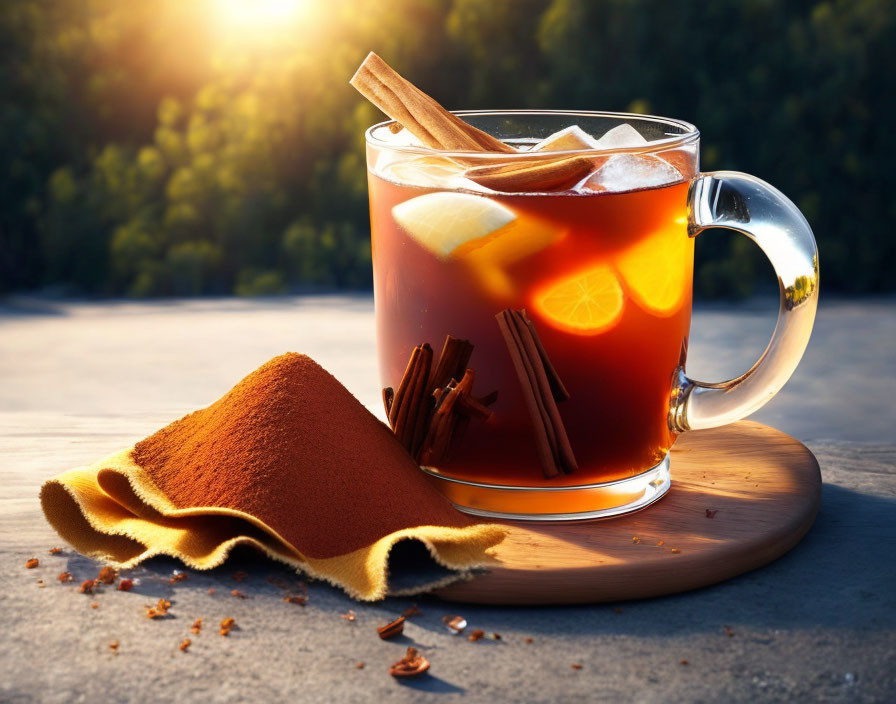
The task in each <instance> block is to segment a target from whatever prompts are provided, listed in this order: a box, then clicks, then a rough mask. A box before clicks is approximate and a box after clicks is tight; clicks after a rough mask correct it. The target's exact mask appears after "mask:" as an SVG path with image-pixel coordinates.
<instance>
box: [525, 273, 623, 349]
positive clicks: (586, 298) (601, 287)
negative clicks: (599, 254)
mask: <svg viewBox="0 0 896 704" xmlns="http://www.w3.org/2000/svg"><path fill="white" fill-rule="evenodd" d="M533 303H534V306H535V309H536V310H537V311H538V312H539V313H540V314H541V315H542V316H543V317H544V318H546V319H547V320H548V321H550V322H551V323H552V324H553V325H554V326H555V327H557V328H560V329H561V330H565V331H566V332H571V333H573V334H576V335H597V334H599V333H602V332H606V331H607V330H609V329H610V328H612V327H613V326H614V325H615V324H616V323H617V322H619V319H620V318H621V317H622V307H623V295H622V287H621V286H620V285H619V280H618V279H617V278H616V274H615V273H613V269H612V268H611V267H610V266H608V265H607V264H597V265H596V266H592V267H590V268H588V269H585V270H584V271H580V272H578V273H576V274H573V275H572V276H568V277H566V278H563V279H560V280H559V281H554V282H552V283H550V284H548V285H547V286H545V287H544V288H542V289H541V290H539V291H536V293H535V297H534V299H533Z"/></svg>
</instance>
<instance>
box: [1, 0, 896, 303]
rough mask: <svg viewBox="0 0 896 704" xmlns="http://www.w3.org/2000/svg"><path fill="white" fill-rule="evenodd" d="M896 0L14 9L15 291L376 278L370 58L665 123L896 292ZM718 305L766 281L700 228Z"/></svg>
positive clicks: (255, 287)
mask: <svg viewBox="0 0 896 704" xmlns="http://www.w3.org/2000/svg"><path fill="white" fill-rule="evenodd" d="M894 30H896V3H893V2H892V1H891V0H843V1H838V0H831V1H828V2H818V1H817V0H789V1H788V2H786V3H785V2H779V1H778V0H715V1H714V2H711V3H669V2H658V1H653V0H590V1H589V0H390V1H389V2H382V0H293V1H292V2H289V1H288V0H279V1H278V2H277V1H272V0H257V2H255V3H252V2H249V1H248V0H246V2H240V0H191V1H189V2H186V1H184V0H134V1H133V2H121V1H120V0H4V2H3V3H2V4H0V91H2V98H0V165H2V169H3V172H2V173H3V175H2V181H0V291H3V290H6V291H10V290H22V289H35V288H45V289H46V288H48V287H49V288H50V289H52V290H56V291H59V292H62V293H76V294H106V295H121V294H125V295H130V296H156V295H195V294H207V293H214V294H220V293H236V294H240V295H259V294H266V293H277V292H283V291H287V290H295V289H297V288H300V287H309V286H312V287H313V286H319V287H347V288H360V287H366V286H369V284H370V273H369V267H370V250H369V242H368V238H369V223H368V219H367V217H368V216H367V200H366V198H367V192H366V174H365V167H364V151H363V135H362V133H363V129H364V128H365V127H366V126H368V125H369V124H371V123H372V122H374V121H376V120H377V119H379V117H380V116H379V114H378V113H377V111H376V110H375V109H373V108H372V107H371V106H369V105H368V104H367V103H366V102H365V101H364V100H363V99H361V98H360V96H358V95H357V94H356V93H355V92H354V91H353V90H352V89H351V88H350V87H349V86H348V83H347V81H348V78H349V77H350V76H351V74H352V73H353V71H354V69H355V68H356V67H357V65H358V64H359V63H360V61H361V60H362V58H363V57H364V55H365V54H366V52H367V51H368V50H370V49H375V50H376V51H377V52H378V53H380V54H381V55H382V56H383V57H384V58H386V59H387V60H388V61H389V62H390V63H392V64H393V65H394V66H396V68H398V69H399V70H400V71H402V72H403V73H404V74H405V75H407V76H408V77H409V78H410V79H411V80H413V81H415V82H416V83H418V84H419V85H420V86H422V87H423V88H424V89H425V90H427V91H429V92H431V93H432V94H433V95H434V96H435V97H437V98H438V99H439V100H440V101H442V102H443V103H444V104H445V105H447V106H448V107H450V108H478V107H481V108H511V107H533V108H534V107H544V108H579V109H604V110H629V111H634V112H652V113H657V114H663V115H668V116H672V117H678V118H683V119H686V120H689V121H692V122H694V123H696V124H697V125H698V126H699V127H700V129H701V131H702V133H703V160H702V167H703V168H704V169H705V170H712V169H725V168H732V169H740V170H744V171H749V172H751V173H754V174H756V175H757V176H760V177H761V178H764V179H766V180H768V181H770V182H772V183H773V184H775V185H776V186H778V187H779V188H780V189H781V190H783V191H784V192H785V193H787V194H788V195H789V196H790V197H791V198H793V200H794V201H796V203H797V204H798V205H799V207H800V208H801V209H802V210H803V212H804V213H805V214H806V216H807V218H808V219H809V221H810V222H811V224H812V226H813V228H814V229H815V233H816V236H817V237H818V239H819V246H820V250H821V253H822V257H821V260H822V272H823V274H822V275H823V279H824V285H825V288H826V289H828V290H832V289H833V290H839V291H841V292H848V293H867V292H879V291H892V290H893V289H894V288H896V276H894V274H896V263H894V262H896V257H894V254H896V251H894V250H896V245H894V237H893V235H892V232H891V231H892V223H893V222H894V221H896V199H894V198H893V195H892V194H893V193H894V192H896V169H894V168H893V167H892V165H891V163H890V162H891V160H892V159H894V158H896V138H894V135H896V129H894V127H893V124H894V121H893V111H894V108H896V90H894V81H893V78H892V71H893V68H894V67H896V31H894ZM696 281H697V288H698V292H699V293H701V294H702V295H704V296H710V297H712V296H739V295H747V294H749V293H750V292H752V291H753V290H754V287H755V285H756V282H757V281H765V282H766V283H767V282H768V281H769V274H768V270H767V265H765V264H764V263H763V262H762V260H761V257H760V256H758V255H757V254H756V252H754V251H752V249H751V245H750V244H749V243H748V242H747V241H746V240H745V239H744V238H738V237H729V236H713V237H705V238H701V242H700V244H699V246H698V273H697V279H696Z"/></svg>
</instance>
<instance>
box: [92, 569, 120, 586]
mask: <svg viewBox="0 0 896 704" xmlns="http://www.w3.org/2000/svg"><path fill="white" fill-rule="evenodd" d="M116 577H118V570H116V569H115V568H113V567H103V569H101V570H100V573H99V574H98V575H97V577H96V581H97V582H102V583H103V584H112V583H113V582H115V579H116Z"/></svg>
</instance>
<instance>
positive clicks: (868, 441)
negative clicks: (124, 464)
mask: <svg viewBox="0 0 896 704" xmlns="http://www.w3.org/2000/svg"><path fill="white" fill-rule="evenodd" d="M775 305H776V304H775V302H774V301H771V300H754V301H750V302H748V303H746V304H738V305H713V306H698V307H697V308H696V310H695V314H694V323H693V328H692V337H691V345H690V359H689V372H690V373H691V374H692V376H695V377H697V378H701V379H704V380H719V379H722V378H727V377H730V376H734V375H736V374H738V373H740V372H742V371H743V370H745V369H746V368H747V367H748V366H749V365H750V364H751V363H752V362H753V361H754V360H755V358H756V357H757V356H758V355H759V353H760V352H761V350H762V348H763V347H764V345H765V343H766V341H767V338H768V336H769V334H770V332H771V330H772V328H773V326H774V315H775V313H774V311H775ZM372 311H373V301H372V298H371V297H369V296H361V295H359V296H336V295H334V296H316V297H312V296H309V297H299V298H282V299H272V300H264V301H243V300H233V299H220V300H215V299H211V300H209V299H206V300H199V301H187V302H184V301H172V302H161V303H160V302H152V303H132V302H102V303H90V302H63V303H59V302H47V301H41V300H34V299H11V300H7V301H6V302H5V303H3V304H0V457H2V462H0V613H2V615H3V631H4V637H3V638H2V639H0V701H2V702H32V701H35V702H36V701H40V702H81V701H85V702H87V701H90V702H97V701H103V702H129V701H167V702H181V701H203V702H242V701H264V702H281V701H283V702H286V701H289V702H296V701H315V702H316V701H340V702H341V701H352V702H354V701H378V702H383V701H389V702H391V701H396V702H399V701H401V702H403V701H408V702H417V701H432V702H452V701H458V700H467V701H509V700H514V701H532V702H549V701H577V700H579V701H638V702H665V701H672V702H686V701H695V702H718V701H734V702H739V701H744V702H757V701H761V702H764V701H825V702H826V701H831V702H841V701H842V702H893V701H896V438H894V425H896V424H894V420H896V413H894V410H893V409H894V399H896V354H894V350H896V301H894V300H893V299H876V300H855V301H829V300H823V301H822V304H821V307H820V310H819V317H818V321H817V323H816V329H815V333H814V336H813V340H812V342H811V344H810V347H809V350H808V351H807V353H806V356H805V358H804V360H803V363H802V365H801V366H800V368H799V369H798V370H797V372H796V374H795V375H794V377H793V379H792V380H791V382H790V383H789V384H788V386H787V387H786V388H785V389H784V390H783V391H782V392H781V393H780V394H779V395H778V396H777V397H776V398H775V399H774V400H773V401H772V402H771V403H770V404H769V405H768V406H766V408H764V409H763V410H761V411H760V412H759V413H757V414H756V415H754V416H753V418H754V419H755V420H759V421H761V422H764V423H767V424H769V425H773V426H775V427H777V428H779V429H780V430H783V431H785V432H787V433H789V434H791V435H793V436H794V437H796V438H798V439H799V440H802V441H803V442H805V443H806V444H807V445H808V446H809V447H810V448H811V449H812V450H813V451H814V452H815V454H816V456H817V457H818V460H819V463H820V465H821V471H822V477H823V480H824V490H823V496H822V505H821V510H820V513H819V515H818V519H817V521H816V523H815V526H814V528H813V529H812V530H811V531H810V533H809V535H808V536H807V537H806V538H805V539H804V540H803V541H802V543H801V544H800V545H798V546H797V547H796V548H795V549H794V550H793V551H791V552H790V553H789V554H788V555H786V556H784V557H783V558H781V559H779V560H778V561H776V562H774V563H773V564H771V565H769V566H767V567H765V568H763V569H760V570H757V571H755V572H753V573H750V574H746V575H743V576H741V577H738V578H736V579H733V580H730V581H728V582H725V583H723V584H718V585H715V586H712V587H707V588H704V589H701V590H697V591H694V592H689V593H685V594H678V595H673V596H668V597H664V598H657V599H651V600H647V601H639V602H634V601H633V602H623V603H619V604H613V605H606V604H603V605H594V606H580V607H562V608H558V607H541V608H494V607H474V606H467V605H458V604H451V603H446V602H441V601H438V600H436V599H433V598H420V599H416V600H415V601H416V602H417V603H418V604H419V606H420V608H421V610H422V613H421V614H420V615H419V616H417V617H415V618H414V619H412V621H411V622H410V623H409V625H408V626H407V628H406V631H405V636H404V637H403V638H402V639H400V640H398V641H388V642H385V641H381V640H380V639H379V638H378V637H377V636H376V632H375V630H374V629H375V627H376V626H377V625H379V624H380V623H382V622H384V621H385V620H387V619H390V618H391V617H393V616H395V615H396V614H398V613H400V612H402V611H403V610H404V609H405V608H407V606H409V605H410V603H411V601H410V600H408V599H387V600H386V601H384V602H381V603H377V604H373V605H367V604H358V603H355V602H352V601H351V600H350V599H349V598H348V597H346V596H344V595H343V594H342V593H341V592H339V591H337V590H335V589H333V588H330V587H327V586H324V585H321V584H317V583H313V584H311V585H309V591H310V600H309V603H308V605H307V606H306V607H304V608H302V607H299V606H295V605H292V604H286V603H284V602H283V600H282V598H281V596H280V592H279V590H278V589H277V588H276V587H274V586H272V585H271V584H270V583H269V582H268V581H267V579H266V578H267V577H268V576H279V577H281V578H284V579H295V576H294V575H291V574H290V573H289V572H288V571H287V570H285V569H284V568H281V567H280V566H277V565H275V564H274V563H271V562H267V561H265V560H262V559H259V558H257V557H255V556H253V555H251V554H246V553H241V554H238V555H235V556H234V557H233V558H232V559H231V560H230V561H229V562H228V563H227V564H226V565H225V566H224V567H222V568H220V569H218V570H215V571H212V572H208V573H191V574H190V575H189V578H188V579H187V580H185V581H182V582H178V583H176V584H171V583H170V582H169V577H170V576H171V574H172V572H173V570H175V569H177V568H178V565H177V564H176V563H175V562H173V561H167V560H156V561H152V562H150V563H147V564H146V565H145V566H143V567H141V568H139V569H137V570H134V571H133V575H132V576H134V577H136V578H137V579H138V580H139V584H138V585H137V587H136V588H135V590H134V591H133V592H131V593H125V592H118V591H106V592H104V593H101V594H98V595H97V596H96V597H93V598H91V597H86V596H84V595H81V594H78V593H77V589H76V588H73V587H71V586H66V585H61V584H59V583H58V582H57V581H56V575H57V574H58V573H59V572H62V571H64V570H68V571H70V572H71V573H72V574H73V575H75V577H76V578H78V579H86V578H88V577H92V576H94V575H95V573H96V569H97V568H96V565H95V564H94V563H92V561H90V560H88V559H86V558H84V557H81V556H79V555H77V554H76V553H74V552H73V551H72V550H71V549H70V548H68V547H65V546H63V547H64V549H63V551H62V553H61V554H59V555H49V554H48V548H50V547H51V546H54V545H58V544H60V541H59V540H58V538H57V537H56V535H55V533H54V532H53V530H52V529H51V528H50V527H49V526H48V524H47V523H46V522H45V521H44V519H43V517H42V514H41V511H40V506H39V503H38V500H37V493H38V489H39V486H40V484H41V482H42V481H43V480H44V479H46V478H47V477H50V476H52V475H53V474H55V473H57V472H59V471H61V470H64V469H66V468H69V467H71V466H75V465H79V464H84V463H86V462H89V461H91V460H93V459H96V458H99V457H101V456H103V455H105V454H107V453H109V452H111V451H114V450H116V449H119V448H121V447H124V446H127V445H129V444H131V443H133V442H135V441H136V440H139V439H140V438H142V437H143V436H145V435H147V434H149V433H150V432H152V431H154V430H155V429H157V428H158V427H160V426H162V425H164V424H166V423H167V422H169V421H171V420H172V419H174V418H177V417H179V416H181V415H183V414H184V413H186V412H187V411H189V410H192V409H195V408H197V407H200V406H203V405H206V404H208V403H209V402H211V401H213V400H215V399H216V398H217V397H219V396H220V395H221V394H222V393H223V392H225V391H226V390H227V389H228V388H230V386H232V385H233V384H234V383H235V382H236V381H237V380H239V379H240V378H241V377H242V376H244V375H245V374H246V373H248V372H249V371H251V370H252V369H254V368H255V367H257V366H258V365H259V364H261V363H262V362H264V361H265V360H267V359H268V358H270V357H272V356H274V355H276V354H279V353H281V352H284V351H287V350H295V351H300V352H305V353H307V354H309V355H311V356H312V357H314V358H315V359H317V360H318V361H319V362H320V363H321V364H323V366H325V367H326V368H328V369H329V370H331V371H332V372H333V373H334V374H335V375H336V376H337V377H338V378H339V379H340V380H341V381H342V382H343V383H344V384H345V385H346V386H348V388H349V389H351V390H352V391H353V392H354V393H355V395H356V396H357V397H358V398H359V399H361V401H362V402H364V403H365V404H366V405H367V406H368V407H369V408H371V409H372V410H373V411H375V412H377V413H379V412H380V410H379V404H380V401H379V384H378V381H377V374H376V363H375V351H374V323H373V314H372ZM31 557H38V558H39V559H40V563H41V564H40V566H39V567H38V568H36V569H33V570H26V569H25V567H24V563H25V561H26V560H27V559H28V558H31ZM240 569H242V570H245V571H246V572H248V573H249V575H250V576H249V577H248V579H246V581H244V582H242V583H241V584H240V586H239V588H240V589H241V591H243V592H245V593H247V594H249V595H250V596H251V597H252V598H250V599H246V600H240V599H236V598H234V597H232V596H230V591H231V590H232V589H233V588H234V587H235V586H236V585H235V583H234V582H233V580H232V575H233V573H234V572H235V571H237V570H240ZM38 579H43V580H44V582H45V583H46V587H45V588H39V587H38V584H37V581H38ZM209 588H214V589H215V594H210V593H209V591H208V590H209ZM160 597H165V598H169V599H170V600H171V601H172V602H173V604H174V606H173V607H172V613H174V615H175V617H174V618H171V619H168V620H165V621H150V620H148V619H146V618H144V617H143V611H144V609H143V607H144V604H146V603H148V602H150V601H152V600H156V599H158V598H160ZM94 601H95V602H96V604H97V608H91V604H92V602H94ZM349 609H353V610H354V611H355V613H356V619H355V620H354V621H353V622H350V621H347V620H345V619H343V618H341V617H340V616H341V614H344V613H346V612H347V611H348V610H349ZM449 613H457V614H461V615H463V616H464V617H465V618H466V619H467V621H468V622H469V624H470V626H469V628H471V629H472V628H482V629H484V630H485V631H486V632H488V633H493V632H496V633H500V634H501V636H502V638H501V640H499V641H498V640H491V639H488V640H484V641H480V642H478V643H470V642H468V641H467V640H466V639H465V638H459V637H455V636H452V635H450V634H449V633H448V632H447V631H446V630H445V629H444V627H443V626H442V623H441V618H442V616H443V615H445V614H449ZM228 616H232V617H234V618H235V619H236V620H237V622H238V624H239V629H238V630H235V631H234V632H233V633H232V634H231V636H230V637H229V638H221V637H220V636H218V635H217V633H215V629H214V628H213V626H214V624H216V623H217V622H219V621H220V620H221V619H223V618H225V617H228ZM198 617H202V618H203V619H204V620H205V623H206V624H207V625H208V626H211V627H207V628H206V629H205V630H203V631H202V633H201V634H200V635H199V636H193V645H192V646H191V648H190V650H189V652H187V653H182V652H180V651H179V650H178V647H177V646H178V644H179V643H180V642H181V640H182V639H183V638H184V637H185V636H186V635H189V633H188V631H189V625H190V624H191V623H192V622H193V620H194V619H195V618H198ZM726 627H727V629H726ZM527 638H531V639H532V642H527V641H526V639H527ZM115 640H117V641H118V643H119V647H118V652H117V654H116V653H113V652H112V651H111V650H110V648H109V644H110V642H112V641H115ZM411 644H413V645H415V646H416V647H418V648H419V649H420V650H421V651H423V652H425V654H426V655H427V657H428V658H429V659H430V660H431V662H432V670H431V675H430V676H427V677H425V678H421V679H419V680H411V681H406V682H399V681H396V680H393V679H392V678H391V677H389V675H388V674H387V668H388V665H389V664H390V663H391V662H393V661H395V660H397V659H398V658H399V657H400V655H401V654H402V652H403V651H404V649H405V648H406V647H407V646H408V645H411ZM684 661H686V662H687V664H683V662H684ZM360 662H363V663H365V666H364V667H363V668H362V669H361V668H358V667H356V663H360ZM573 663H578V664H581V666H582V667H581V669H573V668H572V664H573Z"/></svg>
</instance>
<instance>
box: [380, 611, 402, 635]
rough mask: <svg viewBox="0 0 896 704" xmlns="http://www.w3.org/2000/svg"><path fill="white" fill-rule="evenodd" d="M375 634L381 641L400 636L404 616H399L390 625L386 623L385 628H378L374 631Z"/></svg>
mask: <svg viewBox="0 0 896 704" xmlns="http://www.w3.org/2000/svg"><path fill="white" fill-rule="evenodd" d="M376 632H377V633H378V634H379V636H380V638H382V639H383V640H388V639H389V638H395V637H396V636H400V635H401V634H402V633H403V632H404V616H399V617H398V618H397V619H395V620H394V621H392V622H391V623H387V624H386V625H385V626H380V627H379V628H377V629H376Z"/></svg>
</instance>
